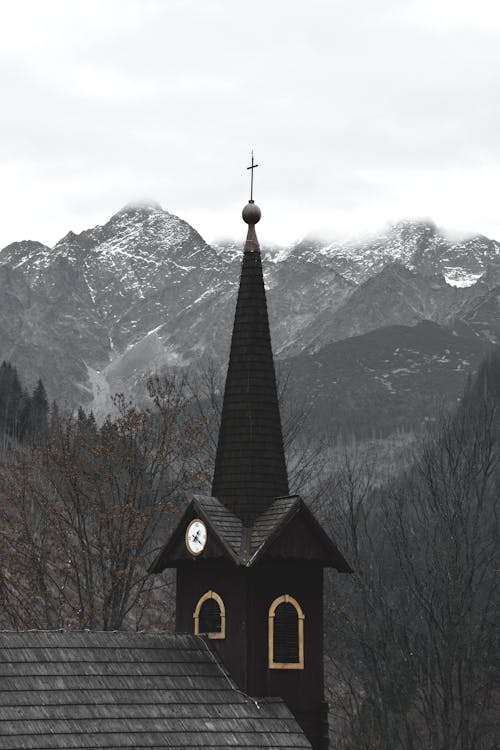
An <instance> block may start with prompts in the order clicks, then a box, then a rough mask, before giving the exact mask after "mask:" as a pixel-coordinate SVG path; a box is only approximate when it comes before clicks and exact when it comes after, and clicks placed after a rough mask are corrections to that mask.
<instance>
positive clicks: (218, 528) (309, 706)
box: [150, 157, 350, 750]
mask: <svg viewBox="0 0 500 750" xmlns="http://www.w3.org/2000/svg"><path fill="white" fill-rule="evenodd" d="M256 166H257V165H255V164H254V162H253V157H252V165H251V166H250V167H249V169H251V170H252V175H253V170H254V168H255V167H256ZM252 188H253V185H252ZM243 219H244V221H245V222H246V223H247V224H248V233H247V239H246V242H245V248H244V252H243V260H242V266H241V279H240V286H239V291H238V300H237V303H236V313H235V317H234V327H233V336H232V341H231V353H230V358H229V367H228V371H227V378H226V387H225V392H224V404H223V409H222V419H221V426H220V432H219V443H218V448H217V457H216V462H215V472H214V479H213V486H212V495H213V496H202V495H196V496H194V497H193V498H192V499H191V502H190V503H189V504H188V505H187V507H186V509H185V511H184V514H183V516H182V517H181V518H180V520H179V522H178V523H177V526H176V527H175V528H174V529H173V530H172V531H171V533H170V534H169V537H168V539H167V540H166V543H165V544H164V546H163V547H162V549H161V551H160V552H159V554H158V556H157V558H156V560H155V561H154V562H153V564H152V565H151V567H150V571H151V572H153V573H161V571H162V570H164V569H165V568H167V567H175V568H177V584H176V631H177V632H178V633H186V632H187V633H194V634H196V635H204V637H206V638H207V639H208V643H209V644H210V648H212V649H213V650H214V651H216V652H217V653H218V654H219V656H220V658H221V659H222V660H223V661H224V663H225V666H226V668H227V670H228V672H229V674H230V675H231V678H232V679H233V680H234V682H235V683H236V684H237V685H238V688H239V689H240V690H241V691H243V692H244V693H247V694H248V695H252V696H260V697H262V696H264V697H275V698H276V697H279V698H282V699H283V700H284V701H285V702H286V703H287V705H288V707H289V708H290V710H291V711H292V713H293V715H294V716H295V718H296V720H297V721H298V723H299V724H300V726H301V727H302V729H303V731H304V734H305V736H306V737H307V738H308V740H309V742H310V743H311V747H312V748H313V750H327V748H328V720H327V717H328V712H327V705H326V704H325V702H324V691H323V568H325V567H326V568H336V569H337V570H338V571H339V572H344V573H347V572H349V571H350V568H349V565H348V563H347V562H346V560H345V559H344V557H343V556H342V554H341V553H340V551H339V550H338V548H337V547H336V545H335V543H334V541H333V539H331V538H330V537H329V535H328V534H327V532H326V531H325V529H324V528H323V526H322V525H321V523H320V522H319V520H318V519H317V518H316V517H315V516H314V514H313V513H312V511H311V510H310V509H309V507H308V506H307V504H306V503H305V502H304V501H303V500H302V498H300V497H298V496H296V495H295V496H288V479H287V472H286V464H285V454H284V450H283V437H282V432H281V422H280V413H279V406H278V395H277V388H276V377H275V371H274V362H273V353H272V349H271V337H270V334H269V321H268V315H267V305H266V293H265V289H264V278H263V275H262V262H261V255H260V248H259V242H258V240H257V234H256V232H255V225H256V224H257V223H258V221H259V220H260V209H259V207H258V206H256V205H255V203H254V200H253V192H251V193H250V201H249V202H248V204H247V205H246V206H245V208H244V209H243Z"/></svg>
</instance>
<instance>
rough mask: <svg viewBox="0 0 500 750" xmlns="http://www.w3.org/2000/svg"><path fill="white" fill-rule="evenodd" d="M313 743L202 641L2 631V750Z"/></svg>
mask: <svg viewBox="0 0 500 750" xmlns="http://www.w3.org/2000/svg"><path fill="white" fill-rule="evenodd" d="M197 747H204V748H227V747H233V748H249V747H253V748H310V745H309V743H308V741H307V740H306V738H305V736H304V734H303V733H302V731H301V730H300V728H299V726H298V725H297V723H296V721H295V719H294V718H293V716H292V715H291V713H290V711H289V710H288V708H287V707H286V706H285V704H284V703H283V702H282V701H280V700H269V699H268V700H262V701H259V703H258V705H256V704H255V702H254V701H253V700H252V699H251V698H249V697H247V696H245V695H244V694H243V693H241V692H239V691H238V690H237V689H236V687H235V685H234V683H233V682H232V681H231V680H230V679H229V678H228V677H227V676H226V673H225V671H224V670H223V668H222V667H221V665H220V664H219V662H218V661H217V660H216V657H215V656H214V655H213V654H212V653H210V652H209V651H208V650H207V647H206V645H205V643H204V642H203V641H202V639H200V638H198V637H196V636H190V635H175V636H172V635H145V634H139V633H91V632H83V633H76V632H41V631H32V632H27V633H10V632H2V633H0V749H1V750H17V748H23V750H35V749H36V750H42V749H43V750H56V748H57V749H58V750H62V749H63V748H65V749H66V750H69V749H70V748H79V749H80V750H82V749H83V748H101V749H104V748H149V750H152V749H153V748H197Z"/></svg>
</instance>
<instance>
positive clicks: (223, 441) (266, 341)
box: [212, 202, 288, 526]
mask: <svg viewBox="0 0 500 750" xmlns="http://www.w3.org/2000/svg"><path fill="white" fill-rule="evenodd" d="M247 209H250V210H249V211H248V210H247ZM243 217H244V218H245V221H247V223H248V224H249V227H248V235H247V241H246V244H245V249H244V252H243V262H242V266H241V278H240V286H239V291H238V299H237V302H236V313H235V317H234V326H233V335H232V340H231V352H230V356H229V366H228V371H227V378H226V386H225V390H224V403H223V408H222V416H221V425H220V431H219V442H218V447H217V456H216V461H215V471H214V479H213V484H212V495H214V496H215V497H217V498H218V499H219V500H220V501H221V502H222V503H223V504H224V505H225V506H226V507H227V508H229V509H230V510H231V511H232V512H233V513H235V514H236V515H237V516H238V517H239V518H241V520H242V521H243V523H244V524H245V525H246V526H248V525H251V524H252V523H253V521H254V520H255V519H256V517H257V516H258V515H260V514H261V513H262V512H263V511H265V510H266V508H268V507H269V505H271V503H272V502H273V500H274V498H276V497H278V496H280V495H288V478H287V472H286V464H285V454H284V450H283V437H282V432H281V421H280V413H279V407H278V395H277V389H276V377H275V371H274V361H273V352H272V347H271V336H270V333H269V320H268V314H267V303H266V293H265V289H264V277H263V275H262V262H261V256H260V250H259V244H258V241H257V236H256V234H255V227H254V224H255V223H256V222H257V221H258V220H259V218H260V210H259V209H258V208H257V206H255V204H253V202H251V203H249V204H248V205H247V206H246V207H245V209H244V211H243Z"/></svg>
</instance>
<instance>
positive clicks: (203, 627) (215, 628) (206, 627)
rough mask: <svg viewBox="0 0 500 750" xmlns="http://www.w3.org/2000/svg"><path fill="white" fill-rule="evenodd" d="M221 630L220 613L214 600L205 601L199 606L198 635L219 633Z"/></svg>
mask: <svg viewBox="0 0 500 750" xmlns="http://www.w3.org/2000/svg"><path fill="white" fill-rule="evenodd" d="M221 630H222V622H221V611H220V607H219V605H218V603H217V601H216V600H215V599H207V600H206V601H204V602H203V604H202V605H201V610H200V622H199V632H200V633H220V632H221Z"/></svg>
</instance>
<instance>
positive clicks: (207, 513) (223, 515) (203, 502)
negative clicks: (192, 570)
mask: <svg viewBox="0 0 500 750" xmlns="http://www.w3.org/2000/svg"><path fill="white" fill-rule="evenodd" d="M195 518H200V519H201V520H202V521H203V522H204V523H205V524H206V526H207V531H208V534H207V543H206V547H205V549H204V550H203V553H202V554H201V555H200V560H201V559H221V558H226V559H230V560H232V561H233V562H237V561H238V557H239V551H240V547H241V539H242V533H243V526H242V523H241V521H240V520H239V518H237V517H236V516H235V515H234V514H233V513H231V512H230V511H228V510H227V508H225V507H224V506H223V505H222V504H221V503H220V502H219V501H218V500H217V499H216V498H214V497H209V496H204V495H195V496H194V497H193V499H192V500H191V502H190V503H189V505H188V507H187V508H186V510H185V512H184V513H183V515H182V517H181V519H180V521H179V522H178V524H177V526H176V527H175V528H174V530H173V531H172V532H171V534H170V537H169V538H168V539H167V541H166V542H165V544H164V545H163V547H162V549H161V551H160V553H159V554H158V555H157V557H156V559H155V560H154V562H153V563H152V564H151V566H150V568H149V572H150V573H161V571H162V570H164V569H165V568H167V567H170V568H171V567H177V565H180V564H182V563H186V562H189V561H192V560H193V557H192V556H191V555H190V554H189V552H188V550H187V549H186V537H185V534H186V529H187V526H188V524H189V523H190V521H192V520H193V519H195Z"/></svg>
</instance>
